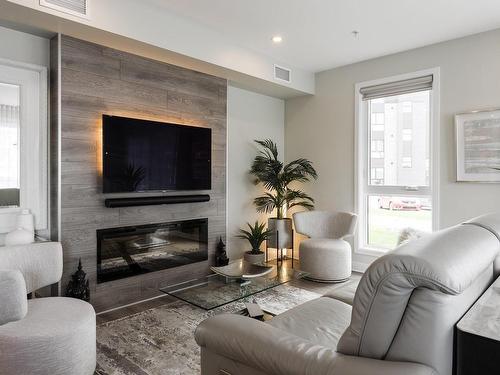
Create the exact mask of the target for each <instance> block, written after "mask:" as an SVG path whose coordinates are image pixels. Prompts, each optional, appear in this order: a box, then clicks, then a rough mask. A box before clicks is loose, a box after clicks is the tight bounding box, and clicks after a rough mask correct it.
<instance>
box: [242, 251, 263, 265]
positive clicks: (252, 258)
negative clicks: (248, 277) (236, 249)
mask: <svg viewBox="0 0 500 375" xmlns="http://www.w3.org/2000/svg"><path fill="white" fill-rule="evenodd" d="M243 259H245V260H246V261H247V262H248V263H252V264H264V262H265V261H266V254H264V253H263V252H262V251H261V252H260V253H258V254H253V253H251V252H250V251H247V252H245V254H244V255H243Z"/></svg>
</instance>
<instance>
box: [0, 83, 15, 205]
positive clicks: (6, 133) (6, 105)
mask: <svg viewBox="0 0 500 375" xmlns="http://www.w3.org/2000/svg"><path fill="white" fill-rule="evenodd" d="M19 93H20V87H19V86H18V85H10V84H5V83H0V156H1V157H0V206H1V207H18V206H19V187H20V185H19V180H20V176H19V158H20V155H19V105H20V103H19Z"/></svg>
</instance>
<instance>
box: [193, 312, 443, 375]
mask: <svg viewBox="0 0 500 375" xmlns="http://www.w3.org/2000/svg"><path fill="white" fill-rule="evenodd" d="M195 338H196V342H197V343H198V345H200V346H201V347H203V348H206V349H207V350H209V351H211V352H214V353H216V354H218V355H220V356H223V357H226V358H228V359H231V360H233V361H236V362H239V363H242V364H245V365H247V366H250V367H253V368H255V369H258V370H260V371H262V372H264V373H266V374H273V375H318V374H325V375H326V374H328V375H351V374H352V375H355V374H356V375H359V374H364V373H366V374H371V375H379V374H380V375H400V374H402V373H404V374H406V375H436V373H435V372H434V371H433V370H432V369H431V368H429V367H427V366H423V365H419V364H414V363H404V362H389V361H381V360H375V359H368V358H360V357H350V356H345V355H342V354H339V353H337V352H336V351H335V350H334V349H332V348H327V347H324V346H321V345H316V344H314V343H312V342H310V341H307V340H304V339H302V338H300V337H297V336H295V335H292V334H289V333H287V332H285V331H282V330H280V329H278V328H276V327H273V326H271V325H269V324H266V323H263V322H260V321H258V320H255V319H250V318H248V317H244V316H241V315H237V314H221V315H217V316H214V317H211V318H208V319H206V320H205V321H203V322H202V323H201V324H200V325H199V326H198V328H197V329H196V332H195ZM363 371H364V372H363Z"/></svg>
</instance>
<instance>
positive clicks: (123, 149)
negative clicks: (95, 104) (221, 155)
mask: <svg viewBox="0 0 500 375" xmlns="http://www.w3.org/2000/svg"><path fill="white" fill-rule="evenodd" d="M102 126H103V129H102V144H103V191H104V193H124V192H141V191H172V190H209V189H210V188H211V150H212V146H211V145H212V131H211V129H209V128H200V127H194V126H186V125H179V124H170V123H161V122H155V121H146V120H138V119H132V118H125V117H118V116H107V115H103V121H102Z"/></svg>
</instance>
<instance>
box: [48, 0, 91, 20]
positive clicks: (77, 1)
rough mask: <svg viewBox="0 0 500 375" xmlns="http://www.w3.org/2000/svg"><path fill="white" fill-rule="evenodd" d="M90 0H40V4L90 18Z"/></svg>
mask: <svg viewBox="0 0 500 375" xmlns="http://www.w3.org/2000/svg"><path fill="white" fill-rule="evenodd" d="M89 1H90V0H40V5H42V6H44V7H47V8H51V9H54V10H57V11H59V12H63V13H68V14H71V15H73V16H78V17H84V18H90V14H89Z"/></svg>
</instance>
